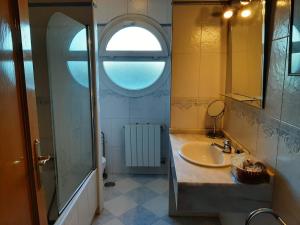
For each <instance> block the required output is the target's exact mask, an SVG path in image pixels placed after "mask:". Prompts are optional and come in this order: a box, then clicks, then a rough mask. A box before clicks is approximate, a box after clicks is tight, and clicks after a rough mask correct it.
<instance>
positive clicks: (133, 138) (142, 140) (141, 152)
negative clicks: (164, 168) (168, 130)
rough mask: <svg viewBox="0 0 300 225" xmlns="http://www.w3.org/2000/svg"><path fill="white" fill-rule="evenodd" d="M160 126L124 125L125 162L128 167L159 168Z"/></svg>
mask: <svg viewBox="0 0 300 225" xmlns="http://www.w3.org/2000/svg"><path fill="white" fill-rule="evenodd" d="M160 128H161V126H160V125H156V124H134V125H125V161H126V166H128V167H159V166H160V150H161V129H160Z"/></svg>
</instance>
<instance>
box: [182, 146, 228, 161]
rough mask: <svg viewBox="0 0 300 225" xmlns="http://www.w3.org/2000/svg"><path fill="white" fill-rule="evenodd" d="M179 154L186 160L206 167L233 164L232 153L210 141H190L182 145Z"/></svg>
mask: <svg viewBox="0 0 300 225" xmlns="http://www.w3.org/2000/svg"><path fill="white" fill-rule="evenodd" d="M179 155H180V156H181V157H182V158H183V159H185V160H186V161H188V162H190V163H193V164H196V165H199V166H206V167H228V166H230V165H231V154H227V153H223V152H222V149H221V148H219V147H217V146H214V145H211V143H209V142H200V141H197V142H189V143H186V144H184V145H183V146H182V148H181V149H180V151H179Z"/></svg>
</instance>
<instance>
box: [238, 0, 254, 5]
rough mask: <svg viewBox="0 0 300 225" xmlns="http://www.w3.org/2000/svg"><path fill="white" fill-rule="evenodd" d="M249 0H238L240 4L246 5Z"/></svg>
mask: <svg viewBox="0 0 300 225" xmlns="http://www.w3.org/2000/svg"><path fill="white" fill-rule="evenodd" d="M250 2H251V0H240V3H241V5H248V4H249V3H250Z"/></svg>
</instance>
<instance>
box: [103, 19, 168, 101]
mask: <svg viewBox="0 0 300 225" xmlns="http://www.w3.org/2000/svg"><path fill="white" fill-rule="evenodd" d="M130 26H137V27H141V28H144V29H146V30H148V31H149V32H151V33H152V34H153V35H154V36H155V37H156V38H157V40H158V41H159V43H160V45H161V48H162V51H107V50H106V47H107V44H108V42H109V41H110V39H111V38H112V36H113V35H114V34H115V33H116V32H118V31H119V30H121V29H123V28H126V27H130ZM99 46H100V47H99V68H100V75H101V77H102V78H103V80H104V82H105V84H106V85H107V86H108V87H110V88H111V89H112V90H114V91H116V92H117V93H119V94H121V95H125V96H129V97H139V96H143V95H146V94H149V93H151V92H153V91H154V90H155V89H156V88H157V87H158V86H160V85H161V84H162V83H163V82H164V81H165V80H166V78H167V77H168V74H169V73H170V46H169V42H168V38H167V34H166V32H165V30H164V29H163V28H162V27H161V25H160V24H159V23H157V22H156V21H154V20H153V19H151V18H149V17H146V16H142V15H125V16H120V17H117V18H116V19H114V20H112V21H111V22H110V23H108V24H107V25H106V26H105V27H104V29H103V30H102V31H101V36H100V40H99ZM104 61H132V62H134V61H148V62H157V61H158V62H161V61H163V62H165V67H164V70H163V72H162V74H161V75H160V77H159V78H158V79H157V80H156V81H155V82H154V83H153V84H151V85H150V86H148V87H145V88H143V89H139V90H130V89H126V88H123V87H121V86H119V85H118V84H116V83H114V82H113V81H112V80H111V79H110V78H109V76H108V74H107V73H106V71H105V69H104V65H103V62H104Z"/></svg>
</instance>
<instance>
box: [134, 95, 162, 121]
mask: <svg viewBox="0 0 300 225" xmlns="http://www.w3.org/2000/svg"><path fill="white" fill-rule="evenodd" d="M163 103H164V102H163V99H162V98H161V97H153V96H143V97H140V98H131V99H130V117H132V118H135V117H143V118H163V116H164V111H163V110H164V104H163ZM153 109H155V110H153Z"/></svg>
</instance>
